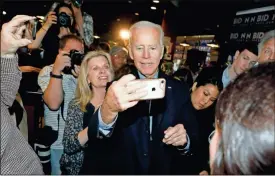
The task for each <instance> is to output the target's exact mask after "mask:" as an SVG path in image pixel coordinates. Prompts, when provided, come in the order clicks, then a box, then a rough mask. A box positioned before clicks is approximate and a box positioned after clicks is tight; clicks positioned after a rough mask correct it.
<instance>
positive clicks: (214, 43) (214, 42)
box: [207, 40, 220, 48]
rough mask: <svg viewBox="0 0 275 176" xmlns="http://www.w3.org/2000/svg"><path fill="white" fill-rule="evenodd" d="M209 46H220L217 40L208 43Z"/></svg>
mask: <svg viewBox="0 0 275 176" xmlns="http://www.w3.org/2000/svg"><path fill="white" fill-rule="evenodd" d="M207 46H210V47H211V48H219V47H220V46H219V45H218V43H217V42H216V41H215V40H214V41H212V42H210V43H208V44H207Z"/></svg>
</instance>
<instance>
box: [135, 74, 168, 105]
mask: <svg viewBox="0 0 275 176" xmlns="http://www.w3.org/2000/svg"><path fill="white" fill-rule="evenodd" d="M142 82H146V84H147V86H146V89H147V91H148V94H147V95H146V96H145V97H142V98H140V99H138V100H154V99H161V98H163V97H164V96H165V89H166V80H165V79H163V78H158V79H136V80H133V81H131V84H132V83H142Z"/></svg>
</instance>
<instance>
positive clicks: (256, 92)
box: [212, 62, 275, 175]
mask: <svg viewBox="0 0 275 176" xmlns="http://www.w3.org/2000/svg"><path fill="white" fill-rule="evenodd" d="M274 75H275V63H274V62H273V63H267V64H263V65H259V66H258V67H256V68H252V69H251V70H249V71H248V72H247V73H243V74H241V75H240V76H239V77H238V78H237V79H236V80H235V81H234V82H232V83H230V84H229V85H228V86H227V87H226V89H225V90H224V91H223V92H222V93H221V95H220V97H219V100H218V102H217V106H216V127H217V128H216V130H217V131H218V132H219V134H220V136H221V137H220V140H219V144H218V149H217V153H216V156H215V160H214V163H213V165H212V174H218V175H223V174H234V175H235V174H237V175H240V174H249V175H252V174H275V135H274V133H275V128H274V126H275V124H274V122H275V99H274V98H275V89H274V88H275V77H274Z"/></svg>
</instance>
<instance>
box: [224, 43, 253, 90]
mask: <svg viewBox="0 0 275 176" xmlns="http://www.w3.org/2000/svg"><path fill="white" fill-rule="evenodd" d="M257 61H258V48H257V45H255V44H253V43H245V44H242V45H241V46H239V47H238V49H237V50H236V53H235V55H234V60H233V64H232V65H229V66H228V67H226V69H225V70H224V71H223V75H222V82H223V87H226V86H227V85H228V84H229V83H230V82H232V81H234V79H235V78H236V77H237V76H238V75H240V74H241V73H243V72H244V71H246V70H248V69H250V68H251V67H253V66H254V65H255V64H256V63H257Z"/></svg>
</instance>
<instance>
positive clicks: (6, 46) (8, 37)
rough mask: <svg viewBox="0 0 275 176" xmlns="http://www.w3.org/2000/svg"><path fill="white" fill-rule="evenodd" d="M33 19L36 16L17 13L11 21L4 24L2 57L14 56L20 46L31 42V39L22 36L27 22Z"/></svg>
mask: <svg viewBox="0 0 275 176" xmlns="http://www.w3.org/2000/svg"><path fill="white" fill-rule="evenodd" d="M33 19H35V17H31V16H27V15H17V16H15V17H14V18H12V20H11V21H10V22H8V23H5V24H3V26H2V30H1V57H9V56H14V54H15V52H16V51H17V49H18V48H20V47H23V46H26V45H28V44H30V43H31V40H28V39H26V38H22V35H23V31H24V30H25V29H26V24H25V22H27V21H29V20H33Z"/></svg>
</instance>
